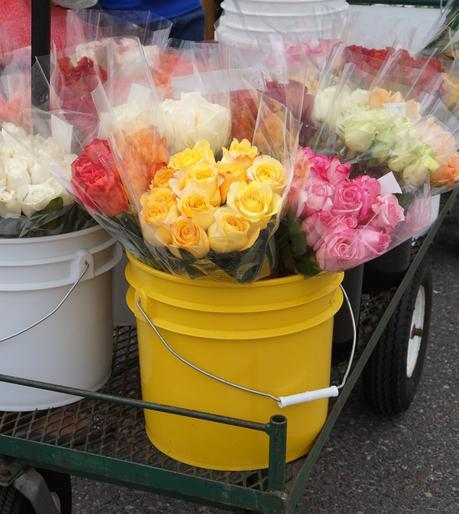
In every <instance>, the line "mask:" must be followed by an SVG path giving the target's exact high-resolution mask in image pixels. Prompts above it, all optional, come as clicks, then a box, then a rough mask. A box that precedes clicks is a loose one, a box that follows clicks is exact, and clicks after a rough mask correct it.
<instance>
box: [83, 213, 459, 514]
mask: <svg viewBox="0 0 459 514" xmlns="http://www.w3.org/2000/svg"><path fill="white" fill-rule="evenodd" d="M455 221H456V222H455V223H454V220H453V224H451V223H450V224H449V227H450V229H451V230H450V231H448V232H446V234H445V233H443V235H442V237H441V238H440V239H439V241H440V242H441V243H442V245H441V246H440V245H438V244H437V245H435V246H434V247H433V248H432V251H431V257H432V261H431V262H432V264H431V266H432V270H433V274H434V303H433V314H432V325H431V335H430V343H429V344H430V347H429V351H428V355H427V360H426V363H425V369H424V375H423V378H422V382H421V384H420V386H419V389H418V394H417V396H416V398H415V400H414V402H413V404H412V406H411V408H410V410H409V411H408V412H406V413H405V414H403V415H401V416H398V417H395V418H391V419H387V418H383V417H380V416H379V415H377V414H374V413H373V412H371V411H370V410H369V409H368V407H367V406H366V404H365V403H364V402H363V400H362V398H361V392H360V391H359V389H358V388H356V389H355V390H354V392H353V394H352V397H351V399H350V400H349V402H348V404H347V406H346V407H345V409H344V411H343V412H342V414H341V416H340V419H339V420H338V423H337V426H336V428H335V429H334V431H333V432H332V435H331V438H330V440H329V442H328V444H327V445H326V447H325V448H324V450H323V452H322V455H321V458H320V460H319V461H318V462H317V464H316V466H315V468H314V471H313V474H312V476H311V480H310V482H309V484H308V487H307V489H306V490H305V493H304V496H303V498H302V500H301V510H302V512H311V513H314V514H316V513H343V514H347V513H355V514H360V513H386V512H387V513H391V514H396V513H405V512H406V513H408V512H413V513H416V514H419V513H430V512H434V513H457V512H459V447H458V441H459V406H458V396H457V392H456V389H457V387H458V380H457V377H458V373H457V366H458V364H459V345H458V340H459V337H458V333H459V328H458V327H459V217H458V218H455ZM73 494H74V496H73V501H74V513H75V514H96V513H97V514H118V513H120V514H121V513H130V514H143V513H158V514H194V513H205V514H217V513H218V514H221V513H223V512H224V511H222V510H218V509H212V508H207V507H203V506H199V505H193V504H190V503H185V502H182V501H178V500H173V499H168V498H165V497H160V496H156V495H152V494H148V493H143V492H138V491H132V490H128V489H124V488H120V487H115V486H111V485H106V484H101V483H95V482H91V481H88V480H84V479H80V478H75V479H73Z"/></svg>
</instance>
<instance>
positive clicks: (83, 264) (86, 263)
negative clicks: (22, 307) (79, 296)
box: [0, 259, 92, 343]
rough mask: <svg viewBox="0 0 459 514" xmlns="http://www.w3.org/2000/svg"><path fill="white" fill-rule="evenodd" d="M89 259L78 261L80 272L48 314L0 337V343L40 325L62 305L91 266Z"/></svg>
mask: <svg viewBox="0 0 459 514" xmlns="http://www.w3.org/2000/svg"><path fill="white" fill-rule="evenodd" d="M90 260H91V259H84V261H83V262H81V261H80V266H81V267H82V268H83V269H82V270H81V272H80V274H79V275H78V277H77V279H76V280H75V282H74V283H73V284H72V286H71V287H70V289H69V290H68V291H67V292H66V293H65V295H64V297H63V298H62V300H61V301H60V302H59V303H58V304H57V305H56V307H54V309H53V310H51V311H50V312H48V314H45V315H44V316H43V317H42V318H40V319H39V320H37V321H35V322H34V323H32V324H30V325H29V326H27V327H25V328H21V330H18V331H17V332H14V334H10V335H7V336H5V337H1V338H0V343H4V342H6V341H9V340H10V339H13V338H15V337H17V336H20V335H21V334H24V333H25V332H28V331H29V330H32V328H35V327H36V326H37V325H40V324H41V323H43V322H44V321H46V320H47V319H48V318H50V317H51V316H52V315H53V314H55V313H56V312H57V311H58V310H59V309H60V308H61V307H62V306H63V305H64V303H65V302H66V300H67V299H68V298H69V296H70V295H71V294H72V293H73V291H75V289H76V287H77V286H78V284H79V283H80V282H81V281H82V280H83V277H84V275H85V273H86V272H87V271H88V270H89V268H90V267H91V264H92V263H90V262H89V261H90Z"/></svg>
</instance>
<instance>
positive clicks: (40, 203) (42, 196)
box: [21, 184, 59, 217]
mask: <svg viewBox="0 0 459 514" xmlns="http://www.w3.org/2000/svg"><path fill="white" fill-rule="evenodd" d="M58 196H59V195H58V194H57V193H56V190H55V189H54V188H53V187H52V186H51V185H50V184H35V185H30V186H29V187H28V189H27V193H26V194H25V196H24V197H23V199H22V204H21V207H22V212H23V213H24V214H25V215H26V216H29V217H30V216H32V214H34V213H35V212H39V211H42V210H43V209H44V208H45V207H46V206H47V205H48V204H49V202H51V201H52V200H54V199H55V198H57V197H58Z"/></svg>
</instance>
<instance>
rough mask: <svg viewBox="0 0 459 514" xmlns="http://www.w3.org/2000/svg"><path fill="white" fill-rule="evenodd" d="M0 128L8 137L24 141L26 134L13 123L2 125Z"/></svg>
mask: <svg viewBox="0 0 459 514" xmlns="http://www.w3.org/2000/svg"><path fill="white" fill-rule="evenodd" d="M2 128H3V131H6V132H7V133H8V134H9V135H11V136H13V137H15V138H16V139H24V138H26V137H27V132H26V131H25V130H24V129H23V128H22V127H18V126H17V125H15V124H14V123H9V122H6V123H3V124H2ZM3 131H2V132H3Z"/></svg>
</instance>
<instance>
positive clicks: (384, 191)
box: [378, 172, 402, 196]
mask: <svg viewBox="0 0 459 514" xmlns="http://www.w3.org/2000/svg"><path fill="white" fill-rule="evenodd" d="M378 182H379V184H380V186H381V195H382V196H384V195H392V194H401V193H402V190H401V188H400V186H399V184H398V182H397V179H396V178H395V176H394V174H393V173H392V172H390V173H386V174H385V175H384V176H383V177H381V178H379V179H378Z"/></svg>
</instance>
